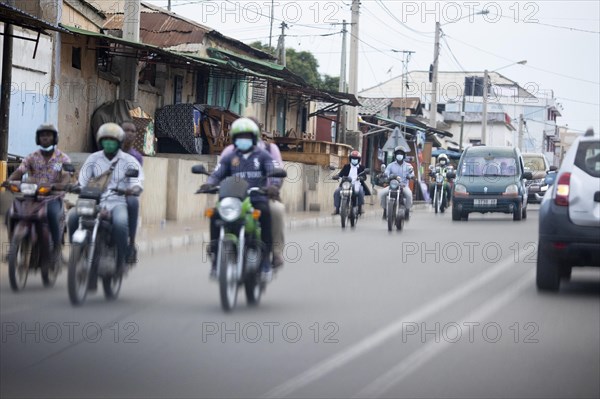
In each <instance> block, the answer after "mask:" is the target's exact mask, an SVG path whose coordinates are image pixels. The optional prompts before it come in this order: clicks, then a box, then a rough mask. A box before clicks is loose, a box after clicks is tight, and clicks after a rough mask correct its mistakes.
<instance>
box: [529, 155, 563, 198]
mask: <svg viewBox="0 0 600 399" xmlns="http://www.w3.org/2000/svg"><path fill="white" fill-rule="evenodd" d="M522 156H523V164H525V169H527V170H529V171H531V174H532V179H531V180H527V183H526V185H527V202H530V203H531V202H535V203H540V202H541V201H542V198H543V197H544V195H545V194H546V192H547V191H548V183H547V182H546V175H547V174H548V173H549V172H554V171H556V167H555V166H550V163H549V162H548V159H547V158H546V156H545V155H544V154H542V153H541V152H540V153H523V154H522Z"/></svg>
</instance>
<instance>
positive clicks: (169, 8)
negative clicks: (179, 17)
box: [167, 0, 171, 12]
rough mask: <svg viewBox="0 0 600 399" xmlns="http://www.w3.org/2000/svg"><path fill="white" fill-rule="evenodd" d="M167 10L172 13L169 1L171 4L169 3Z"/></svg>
mask: <svg viewBox="0 0 600 399" xmlns="http://www.w3.org/2000/svg"><path fill="white" fill-rule="evenodd" d="M167 10H169V12H171V0H169V2H168V3H167Z"/></svg>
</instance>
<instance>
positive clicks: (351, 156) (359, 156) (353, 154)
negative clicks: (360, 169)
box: [349, 150, 362, 161]
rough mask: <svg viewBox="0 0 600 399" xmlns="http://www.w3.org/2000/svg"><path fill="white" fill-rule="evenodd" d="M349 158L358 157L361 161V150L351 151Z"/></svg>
mask: <svg viewBox="0 0 600 399" xmlns="http://www.w3.org/2000/svg"><path fill="white" fill-rule="evenodd" d="M349 158H350V159H358V160H359V161H360V158H362V156H361V155H360V152H358V151H356V150H354V151H352V152H351V153H350V156H349Z"/></svg>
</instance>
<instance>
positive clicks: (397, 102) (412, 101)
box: [391, 97, 421, 109]
mask: <svg viewBox="0 0 600 399" xmlns="http://www.w3.org/2000/svg"><path fill="white" fill-rule="evenodd" d="M420 103H421V99H420V98H419V97H407V98H394V99H392V105H391V106H392V108H408V109H417V107H418V106H419V104H420Z"/></svg>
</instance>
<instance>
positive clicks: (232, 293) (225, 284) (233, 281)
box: [217, 240, 238, 312]
mask: <svg viewBox="0 0 600 399" xmlns="http://www.w3.org/2000/svg"><path fill="white" fill-rule="evenodd" d="M236 249H237V248H236V246H235V244H234V243H233V242H232V241H231V240H224V241H223V242H222V243H221V247H220V248H219V251H220V252H221V262H220V264H218V265H217V267H218V268H219V269H218V270H219V293H220V296H221V307H222V308H223V310H224V311H226V312H229V311H231V310H232V309H233V308H234V307H235V304H236V302H237V293H238V282H237V277H236V268H237V262H236V259H237V256H236V255H237V251H236Z"/></svg>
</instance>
